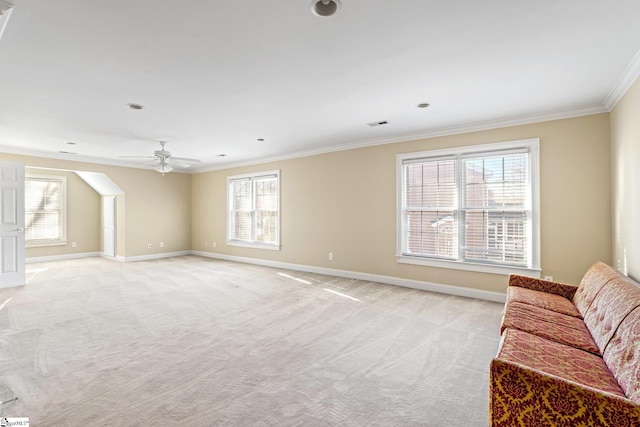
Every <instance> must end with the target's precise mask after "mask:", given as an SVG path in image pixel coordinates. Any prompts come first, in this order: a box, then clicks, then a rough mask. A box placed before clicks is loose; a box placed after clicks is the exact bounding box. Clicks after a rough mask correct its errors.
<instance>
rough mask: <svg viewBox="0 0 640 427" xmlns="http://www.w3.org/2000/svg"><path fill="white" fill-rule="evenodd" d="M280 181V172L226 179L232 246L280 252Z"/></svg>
mask: <svg viewBox="0 0 640 427" xmlns="http://www.w3.org/2000/svg"><path fill="white" fill-rule="evenodd" d="M279 179H280V172H279V171H270V172H263V173H259V174H247V175H236V176H231V177H228V178H227V182H228V208H229V209H228V211H229V217H228V223H227V226H228V232H227V234H228V235H227V242H228V243H229V244H231V245H234V244H235V245H241V246H245V245H249V246H259V247H264V248H268V249H278V248H279V244H280V213H279V211H280V201H279V200H280V198H279V187H280V183H279Z"/></svg>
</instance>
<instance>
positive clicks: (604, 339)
mask: <svg viewBox="0 0 640 427" xmlns="http://www.w3.org/2000/svg"><path fill="white" fill-rule="evenodd" d="M639 305H640V288H639V287H638V286H637V285H636V284H635V283H634V282H633V281H632V280H631V279H629V278H627V277H625V276H622V275H618V276H617V277H616V278H614V279H612V280H610V281H609V283H608V284H607V285H606V286H604V287H603V288H602V290H600V292H598V294H597V296H596V297H595V299H594V300H593V303H592V304H591V306H590V307H589V309H588V310H587V312H586V313H585V315H584V322H585V324H586V325H587V328H588V329H589V331H590V332H591V335H592V336H593V340H594V341H595V342H596V344H597V345H598V348H599V349H600V350H601V351H603V350H604V349H605V348H606V347H607V344H608V343H609V340H610V339H611V337H612V336H613V334H614V333H615V332H616V329H618V326H619V325H620V322H622V320H623V319H624V318H625V317H626V316H627V315H628V314H629V313H630V312H631V311H632V310H633V309H635V308H636V307H638V306H639Z"/></svg>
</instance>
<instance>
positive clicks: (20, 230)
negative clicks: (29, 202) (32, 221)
mask: <svg viewBox="0 0 640 427" xmlns="http://www.w3.org/2000/svg"><path fill="white" fill-rule="evenodd" d="M16 231H17V232H18V233H24V228H22V227H20V228H18V229H17V230H16Z"/></svg>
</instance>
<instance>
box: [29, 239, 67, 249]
mask: <svg viewBox="0 0 640 427" xmlns="http://www.w3.org/2000/svg"><path fill="white" fill-rule="evenodd" d="M67 243H68V242H67V241H66V240H38V241H33V242H26V243H25V246H26V247H27V248H43V247H46V246H65V245H66V244H67Z"/></svg>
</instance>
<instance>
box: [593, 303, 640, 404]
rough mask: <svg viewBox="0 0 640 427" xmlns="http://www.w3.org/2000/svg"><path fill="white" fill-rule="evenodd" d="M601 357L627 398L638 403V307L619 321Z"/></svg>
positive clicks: (639, 402)
mask: <svg viewBox="0 0 640 427" xmlns="http://www.w3.org/2000/svg"><path fill="white" fill-rule="evenodd" d="M602 358H603V359H604V362H605V363H606V364H607V367H608V368H609V370H610V371H611V373H612V374H613V376H614V377H615V379H616V380H617V381H618V384H619V385H620V388H622V391H624V394H625V395H626V396H627V398H628V399H629V400H632V401H633V402H635V403H636V404H639V405H640V308H636V309H635V310H633V311H632V312H631V313H629V314H628V315H627V317H625V318H624V320H623V321H622V322H621V323H620V326H618V329H617V330H616V332H615V334H614V335H613V337H612V338H611V340H610V341H609V344H607V347H606V348H605V350H604V352H603V354H602Z"/></svg>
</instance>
